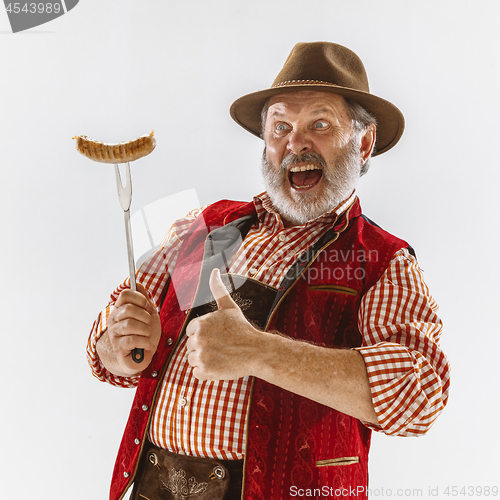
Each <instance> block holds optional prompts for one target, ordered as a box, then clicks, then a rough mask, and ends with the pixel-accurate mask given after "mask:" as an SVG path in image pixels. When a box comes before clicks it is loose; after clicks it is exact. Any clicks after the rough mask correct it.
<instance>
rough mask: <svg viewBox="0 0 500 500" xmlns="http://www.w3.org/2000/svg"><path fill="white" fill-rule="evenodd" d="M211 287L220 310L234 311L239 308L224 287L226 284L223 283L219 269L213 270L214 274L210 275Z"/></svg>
mask: <svg viewBox="0 0 500 500" xmlns="http://www.w3.org/2000/svg"><path fill="white" fill-rule="evenodd" d="M209 285H210V290H211V292H212V295H213V296H214V298H215V301H216V302H217V306H218V307H219V309H232V308H235V307H238V306H237V305H236V303H235V302H234V300H233V299H232V298H231V296H230V295H229V292H228V291H227V289H226V287H225V286H224V283H222V279H221V277H220V271H219V270H218V269H213V270H212V273H211V274H210V281H209Z"/></svg>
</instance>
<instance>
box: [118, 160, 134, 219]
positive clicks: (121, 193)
mask: <svg viewBox="0 0 500 500" xmlns="http://www.w3.org/2000/svg"><path fill="white" fill-rule="evenodd" d="M115 176H116V188H117V189H118V198H119V200H120V204H121V206H122V208H123V210H124V211H127V210H128V209H129V208H130V203H131V202H132V177H131V175H130V164H129V163H128V162H127V163H126V164H125V176H126V177H125V181H126V183H125V185H123V183H122V178H121V175H120V169H119V168H118V164H117V163H115Z"/></svg>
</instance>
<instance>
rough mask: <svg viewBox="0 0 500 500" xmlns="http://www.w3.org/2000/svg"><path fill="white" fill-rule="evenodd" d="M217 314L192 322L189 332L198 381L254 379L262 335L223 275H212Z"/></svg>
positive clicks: (214, 271)
mask: <svg viewBox="0 0 500 500" xmlns="http://www.w3.org/2000/svg"><path fill="white" fill-rule="evenodd" d="M209 285H210V290H211V291H212V294H213V296H214V298H215V300H216V302H217V306H218V310H217V311H215V312H213V313H209V314H205V315H204V316H200V317H198V318H195V319H193V320H192V321H191V322H190V323H189V324H188V326H187V328H186V334H187V336H188V341H187V350H188V353H189V354H188V361H189V364H190V365H191V366H192V367H193V375H194V376H195V377H196V378H197V379H199V380H235V379H238V378H241V377H244V376H247V375H252V374H253V373H252V361H253V360H254V358H255V356H256V355H258V352H257V350H256V344H257V342H256V341H257V339H258V336H259V335H260V334H262V333H263V332H260V331H259V330H257V329H256V328H254V327H253V326H252V325H251V324H250V323H249V322H248V321H247V319H246V318H245V316H244V315H243V313H242V312H241V309H240V308H239V307H238V305H237V304H236V303H235V302H234V300H233V299H232V298H231V296H230V295H229V293H228V291H227V289H226V287H225V286H224V283H222V280H221V277H220V272H219V270H218V269H214V270H213V271H212V274H211V275H210V282H209Z"/></svg>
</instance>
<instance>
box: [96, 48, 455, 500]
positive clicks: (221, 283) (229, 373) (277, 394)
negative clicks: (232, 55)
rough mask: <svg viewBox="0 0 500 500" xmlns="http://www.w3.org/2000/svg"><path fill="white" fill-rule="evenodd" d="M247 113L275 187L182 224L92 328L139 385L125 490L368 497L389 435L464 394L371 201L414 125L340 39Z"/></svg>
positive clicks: (410, 428)
mask: <svg viewBox="0 0 500 500" xmlns="http://www.w3.org/2000/svg"><path fill="white" fill-rule="evenodd" d="M231 115H232V117H233V118H234V119H235V120H236V121H237V122H238V123H239V124H240V125H242V126H243V127H244V128H246V129H247V130H248V131H250V132H251V133H253V134H255V135H259V136H261V137H262V138H263V139H264V141H265V151H264V155H263V162H262V173H263V176H264V180H265V185H266V192H264V193H262V194H260V195H259V196H256V197H255V198H254V200H253V202H250V203H242V202H233V201H227V200H225V201H220V202H217V203H214V204H211V205H209V206H208V207H206V208H205V209H204V210H195V211H193V212H192V213H190V214H189V215H188V216H187V217H186V218H184V219H181V220H179V221H177V222H176V223H175V224H174V225H173V227H172V229H171V230H170V233H169V234H168V237H167V238H166V240H165V242H164V244H163V245H162V246H161V248H160V249H159V250H158V251H157V253H156V254H155V255H153V256H152V257H151V258H150V259H149V260H148V261H147V262H146V263H144V264H143V265H142V267H141V268H140V269H139V271H138V273H137V281H138V283H139V286H138V291H137V292H135V291H131V290H130V289H129V285H128V281H127V280H126V281H125V282H124V283H123V284H122V285H121V286H120V287H119V288H118V289H117V290H116V291H115V292H114V293H113V295H112V297H111V302H110V304H109V305H108V307H107V308H106V310H105V311H103V312H102V313H101V314H100V315H99V318H98V319H97V321H96V322H95V324H94V328H93V330H92V333H91V336H90V340H89V346H88V353H89V361H90V363H91V366H92V369H93V372H94V374H95V375H96V376H97V377H98V378H100V379H101V380H106V381H108V382H110V383H112V384H115V385H118V386H124V387H133V386H137V393H136V397H135V400H134V404H133V407H132V410H131V415H130V418H129V422H128V424H127V428H126V431H125V434H124V437H123V440H122V444H121V447H120V452H119V455H118V458H117V461H116V466H115V471H114V476H113V482H112V486H111V498H112V499H118V498H122V497H123V495H124V492H125V491H126V490H127V489H128V487H129V486H130V485H131V484H132V483H133V482H134V483H135V486H134V491H133V494H132V498H134V499H142V498H144V499H149V500H155V499H164V498H165V499H167V498H175V499H181V498H182V499H184V498H197V499H205V498H206V499H211V500H214V499H235V498H244V499H259V500H261V499H276V500H278V499H284V498H290V497H295V496H297V497H316V498H320V497H328V498H338V497H346V496H350V497H353V498H354V497H355V498H366V495H367V484H368V476H367V460H368V449H369V443H370V434H371V430H372V429H374V430H377V431H381V432H385V433H386V434H390V435H401V436H418V435H421V434H424V433H425V432H426V431H427V430H428V429H429V427H430V426H431V425H432V423H433V422H434V421H435V419H436V417H437V416H438V415H439V413H440V412H441V411H442V409H443V408H444V406H445V404H446V401H447V394H448V387H449V372H448V362H447V359H446V357H445V355H444V354H443V353H442V351H441V349H440V347H439V345H438V341H439V337H440V333H441V322H440V320H439V318H438V317H437V316H436V312H435V311H436V309H437V306H436V305H435V303H434V301H433V299H432V297H431V296H430V294H429V292H428V289H427V287H426V285H425V284H424V281H423V279H422V274H421V271H420V269H419V267H418V264H417V262H416V260H415V258H414V254H413V251H412V249H411V247H409V245H408V244H407V243H406V242H404V241H402V240H400V239H399V238H396V237H395V236H392V235H390V234H389V233H387V232H386V231H384V230H382V229H381V228H379V227H378V226H377V225H375V224H374V223H373V222H371V221H370V220H369V219H368V218H366V217H365V216H364V215H363V214H362V213H361V208H360V204H359V201H358V199H357V197H356V195H355V187H356V183H357V181H358V179H359V177H360V175H362V174H363V173H365V172H366V170H367V168H368V162H369V159H370V157H371V156H372V155H377V154H381V153H383V152H385V151H387V150H389V149H390V148H392V147H393V146H394V145H395V144H396V143H397V141H398V140H399V138H400V137H401V134H402V131H403V126H404V121H403V117H402V115H401V113H400V111H399V110H398V109H397V108H396V107H395V106H393V105H392V104H391V103H389V102H387V101H385V100H383V99H381V98H379V97H377V96H374V95H373V94H370V92H369V89H368V81H367V77H366V74H365V70H364V67H363V64H362V63H361V61H360V60H359V58H358V57H357V56H356V54H354V53H353V52H351V51H350V50H349V49H347V48H345V47H342V46H340V45H336V44H332V43H326V42H315V43H300V44H298V45H296V46H295V47H294V48H293V50H292V52H291V54H290V56H289V57H288V59H287V61H286V62H285V65H284V67H283V69H282V71H281V72H280V74H279V75H278V77H277V78H276V80H275V82H274V83H273V85H272V87H271V88H269V89H267V90H263V91H260V92H256V93H253V94H250V95H247V96H244V97H242V98H240V99H238V100H237V101H236V102H235V103H234V104H233V106H232V108H231ZM221 273H222V274H221ZM134 348H139V349H143V350H144V359H143V361H142V362H139V363H137V362H136V361H135V360H134V359H133V358H132V355H131V350H132V349H134Z"/></svg>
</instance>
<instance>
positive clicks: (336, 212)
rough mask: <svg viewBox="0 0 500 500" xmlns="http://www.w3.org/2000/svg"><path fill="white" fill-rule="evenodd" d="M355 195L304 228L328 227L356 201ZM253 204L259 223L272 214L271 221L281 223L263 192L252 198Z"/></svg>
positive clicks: (276, 212)
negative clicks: (275, 220) (274, 220)
mask: <svg viewBox="0 0 500 500" xmlns="http://www.w3.org/2000/svg"><path fill="white" fill-rule="evenodd" d="M356 199H357V195H356V191H353V192H352V194H351V196H349V198H347V199H346V200H345V201H343V202H342V203H340V204H339V205H337V206H336V207H335V208H334V209H332V210H330V211H329V212H326V213H324V214H322V215H320V216H319V217H316V218H315V219H313V220H310V221H309V222H307V223H306V224H305V226H316V225H330V224H334V223H335V222H336V221H337V220H338V218H339V217H340V216H341V215H342V214H343V213H344V212H345V211H346V210H347V209H348V208H349V207H350V206H351V205H352V204H353V203H354V202H355V201H356ZM253 202H254V205H255V210H256V211H257V217H258V218H259V221H260V222H264V218H265V216H266V214H273V215H274V217H272V218H273V219H277V220H279V221H280V222H281V217H280V215H279V214H278V211H277V210H276V208H275V206H274V205H273V202H272V201H271V197H270V196H269V194H268V193H267V192H266V191H264V192H263V193H260V194H258V195H257V196H254V198H253Z"/></svg>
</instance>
